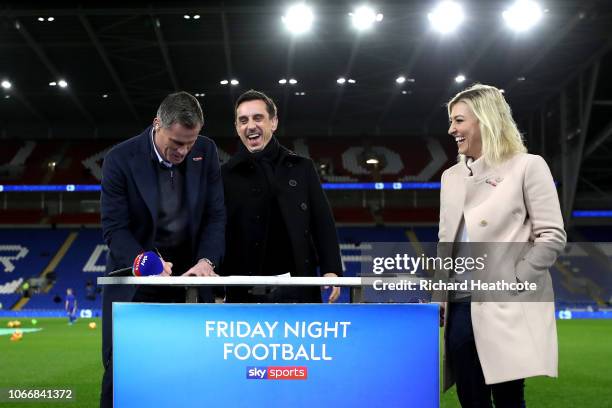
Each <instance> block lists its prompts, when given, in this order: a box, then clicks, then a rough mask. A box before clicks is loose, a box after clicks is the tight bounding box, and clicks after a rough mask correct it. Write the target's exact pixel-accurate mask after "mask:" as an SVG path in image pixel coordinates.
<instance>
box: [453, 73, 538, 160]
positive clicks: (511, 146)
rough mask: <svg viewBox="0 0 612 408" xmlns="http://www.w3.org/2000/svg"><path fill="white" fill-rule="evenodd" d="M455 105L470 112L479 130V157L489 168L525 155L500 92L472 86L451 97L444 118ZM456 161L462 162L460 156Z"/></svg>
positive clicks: (518, 134)
mask: <svg viewBox="0 0 612 408" xmlns="http://www.w3.org/2000/svg"><path fill="white" fill-rule="evenodd" d="M458 102H465V104H466V105H467V106H468V107H469V108H470V109H471V110H472V112H474V115H475V116H476V118H477V119H478V125H479V127H480V137H481V139H482V156H483V157H484V160H485V161H486V162H487V164H489V165H496V164H500V163H501V162H503V161H505V160H507V159H509V158H510V157H512V156H513V155H515V154H516V153H526V152H527V148H526V147H525V145H524V144H523V138H522V136H521V134H520V132H519V130H518V128H517V126H516V123H515V122H514V119H512V110H511V109H510V105H508V103H507V102H506V99H505V98H504V95H503V94H502V93H501V91H500V90H499V89H497V88H495V87H493V86H489V85H482V84H475V85H472V86H470V87H469V88H467V89H464V90H463V91H461V92H459V93H458V94H457V95H455V96H454V97H453V98H452V99H451V100H450V101H449V102H448V104H447V107H448V116H449V117H450V115H451V110H452V109H453V106H455V105H456V104H457V103H458ZM459 159H460V160H462V161H465V160H466V157H465V156H464V155H459Z"/></svg>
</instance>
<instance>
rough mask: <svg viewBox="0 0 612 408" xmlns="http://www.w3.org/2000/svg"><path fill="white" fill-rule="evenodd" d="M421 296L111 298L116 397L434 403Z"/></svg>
mask: <svg viewBox="0 0 612 408" xmlns="http://www.w3.org/2000/svg"><path fill="white" fill-rule="evenodd" d="M438 319H439V317H438V307H437V306H436V305H429V304H427V305H426V304H419V305H416V304H367V305H362V304H347V305H327V304H301V305H298V304H248V305H245V304H225V305H222V304H150V303H146V304H142V303H115V304H114V305H113V344H114V350H113V358H114V360H113V369H114V401H115V406H116V407H119V408H122V407H135V406H143V407H144V406H146V407H179V406H180V407H185V408H187V407H202V406H223V407H264V406H265V407H287V406H291V407H312V406H317V405H320V404H325V405H327V406H334V407H379V406H387V407H438V406H439V339H438V336H439V329H438Z"/></svg>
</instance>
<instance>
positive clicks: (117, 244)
mask: <svg viewBox="0 0 612 408" xmlns="http://www.w3.org/2000/svg"><path fill="white" fill-rule="evenodd" d="M152 154H153V156H152ZM154 155H155V153H154V152H153V150H152V144H151V127H149V128H147V129H146V130H145V131H144V132H143V133H142V134H140V135H138V136H136V137H133V138H131V139H129V140H126V141H124V142H122V143H120V144H118V145H117V146H115V147H113V148H112V149H111V150H110V151H109V152H108V153H107V154H106V156H105V157H104V164H103V167H102V194H101V202H100V208H101V216H102V233H103V235H104V241H105V242H106V244H107V245H108V247H109V255H108V259H107V263H106V273H107V274H108V272H110V271H113V270H116V269H120V268H125V267H129V266H132V263H133V261H134V258H135V257H136V256H137V255H138V254H139V253H141V252H143V251H146V250H152V249H153V239H154V235H155V230H156V225H155V222H156V219H157V211H158V209H157V205H158V202H157V176H156V172H155V167H154V166H155V162H154V161H153V157H155V156H154ZM155 159H157V158H156V157H155ZM185 162H186V166H187V169H186V173H185V191H186V197H187V206H188V208H189V227H190V229H189V234H190V238H191V242H192V243H193V247H192V251H191V252H192V253H193V254H194V259H193V263H194V264H195V263H196V261H197V260H199V259H201V258H208V259H209V260H211V261H212V262H213V263H214V264H215V265H218V264H219V263H220V261H221V257H222V256H223V251H224V243H225V218H226V215H225V205H224V200H223V184H222V182H221V171H220V167H219V157H218V154H217V147H216V146H215V143H214V142H213V141H212V140H211V139H209V138H207V137H204V136H199V137H198V140H197V141H196V143H195V145H194V146H193V148H192V150H191V152H190V153H189V154H188V155H187V157H186V158H185ZM135 290H136V288H135V287H134V286H133V285H122V286H119V285H117V286H114V285H112V286H107V287H106V288H105V290H104V296H103V315H104V316H107V317H108V316H110V317H112V302H129V301H131V300H132V298H133V297H134V293H135ZM102 327H103V345H102V349H103V359H104V360H103V361H104V363H105V364H106V363H107V361H108V359H110V351H111V348H112V337H111V331H112V330H111V329H112V319H110V318H105V319H103V324H102Z"/></svg>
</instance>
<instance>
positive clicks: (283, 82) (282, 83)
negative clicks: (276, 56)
mask: <svg viewBox="0 0 612 408" xmlns="http://www.w3.org/2000/svg"><path fill="white" fill-rule="evenodd" d="M278 83H279V84H281V85H285V84H286V83H287V80H286V79H285V78H283V79H279V80H278Z"/></svg>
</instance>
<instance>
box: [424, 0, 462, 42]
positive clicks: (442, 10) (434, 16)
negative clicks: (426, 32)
mask: <svg viewBox="0 0 612 408" xmlns="http://www.w3.org/2000/svg"><path fill="white" fill-rule="evenodd" d="M427 18H428V19H429V22H430V23H431V25H432V27H433V28H434V29H435V30H436V31H438V32H440V33H442V34H447V33H451V32H453V31H455V30H456V29H457V27H459V26H460V25H461V23H463V20H465V15H464V14H463V8H462V7H461V5H460V4H459V3H457V2H454V1H449V0H447V1H443V2H441V3H439V4H438V5H437V6H436V8H435V9H433V11H432V12H431V13H429V14H428V15H427Z"/></svg>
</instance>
